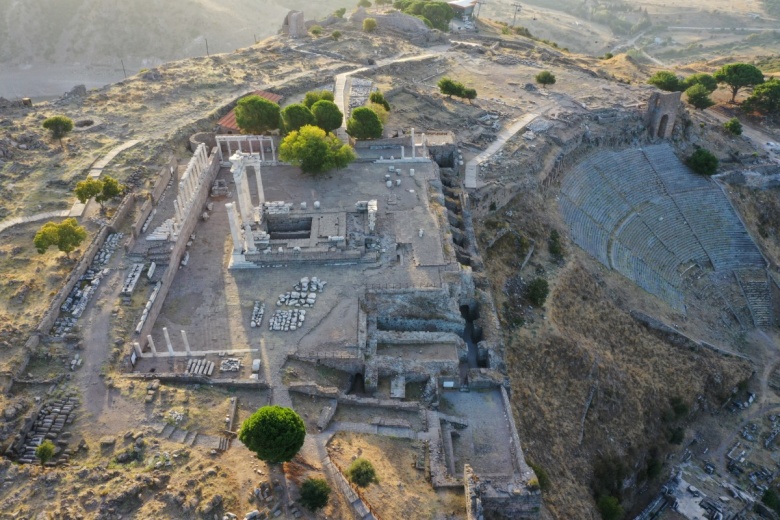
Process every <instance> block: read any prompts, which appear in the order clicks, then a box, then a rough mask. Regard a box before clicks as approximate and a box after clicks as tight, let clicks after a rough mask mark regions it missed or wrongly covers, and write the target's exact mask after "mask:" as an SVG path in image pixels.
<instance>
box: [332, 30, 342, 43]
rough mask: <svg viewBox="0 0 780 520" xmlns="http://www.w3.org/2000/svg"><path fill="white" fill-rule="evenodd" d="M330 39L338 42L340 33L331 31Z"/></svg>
mask: <svg viewBox="0 0 780 520" xmlns="http://www.w3.org/2000/svg"><path fill="white" fill-rule="evenodd" d="M330 37H331V38H333V39H334V40H336V41H338V40H339V38H341V31H333V32H332V33H330Z"/></svg>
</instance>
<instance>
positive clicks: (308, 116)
mask: <svg viewBox="0 0 780 520" xmlns="http://www.w3.org/2000/svg"><path fill="white" fill-rule="evenodd" d="M315 122H316V120H315V119H314V114H312V113H311V110H309V109H308V108H306V105H304V104H302V103H295V104H293V105H287V106H286V107H284V109H283V110H282V123H283V124H284V131H285V132H288V133H289V132H292V131H293V130H299V129H300V128H301V127H302V126H306V125H313V124H314V123H315Z"/></svg>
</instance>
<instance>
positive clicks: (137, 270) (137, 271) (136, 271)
mask: <svg viewBox="0 0 780 520" xmlns="http://www.w3.org/2000/svg"><path fill="white" fill-rule="evenodd" d="M143 271H144V264H142V263H137V264H133V267H131V268H130V272H129V273H127V278H125V283H124V285H122V293H121V294H122V295H124V296H132V295H133V291H134V290H135V286H136V284H137V283H138V280H139V279H140V278H141V274H142V273H143Z"/></svg>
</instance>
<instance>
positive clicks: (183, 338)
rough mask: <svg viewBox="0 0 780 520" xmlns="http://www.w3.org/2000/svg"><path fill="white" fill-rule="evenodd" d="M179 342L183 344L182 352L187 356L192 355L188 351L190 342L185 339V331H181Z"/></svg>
mask: <svg viewBox="0 0 780 520" xmlns="http://www.w3.org/2000/svg"><path fill="white" fill-rule="evenodd" d="M181 340H182V341H183V342H184V350H186V351H187V354H188V355H192V351H191V350H190V342H189V340H188V339H187V331H184V330H182V331H181Z"/></svg>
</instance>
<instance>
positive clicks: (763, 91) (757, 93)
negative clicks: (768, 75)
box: [742, 78, 780, 115]
mask: <svg viewBox="0 0 780 520" xmlns="http://www.w3.org/2000/svg"><path fill="white" fill-rule="evenodd" d="M742 107H743V108H744V109H745V110H747V111H748V112H761V113H764V114H767V115H775V114H780V79H777V78H772V79H770V80H769V81H767V82H765V83H762V84H760V85H756V86H755V87H754V88H753V93H752V94H751V95H750V97H748V98H747V99H746V100H745V102H744V103H743V104H742Z"/></svg>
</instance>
